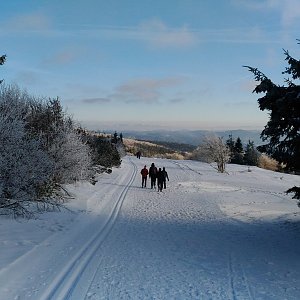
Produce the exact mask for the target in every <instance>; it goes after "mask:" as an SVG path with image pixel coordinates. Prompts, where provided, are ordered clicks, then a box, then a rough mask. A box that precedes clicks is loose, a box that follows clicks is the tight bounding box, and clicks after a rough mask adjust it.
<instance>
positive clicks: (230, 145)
mask: <svg viewBox="0 0 300 300" xmlns="http://www.w3.org/2000/svg"><path fill="white" fill-rule="evenodd" d="M226 145H227V147H228V149H229V150H230V155H231V156H232V155H233V153H234V140H233V138H232V134H230V135H229V138H228V140H227V141H226ZM230 161H231V159H230Z"/></svg>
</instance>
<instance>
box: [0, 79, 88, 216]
mask: <svg viewBox="0 0 300 300" xmlns="http://www.w3.org/2000/svg"><path fill="white" fill-rule="evenodd" d="M74 128H75V126H74V123H73V121H72V120H71V118H70V117H68V116H67V115H66V114H65V113H64V112H63V109H62V106H61V104H60V102H59V100H58V99H54V100H51V99H50V100H44V99H38V98H34V97H32V96H30V95H29V94H28V93H26V92H24V91H21V90H20V89H19V88H18V87H17V86H7V85H3V84H1V85H0V145H1V148H0V209H2V213H3V208H5V209H7V208H8V209H9V208H13V209H14V210H16V211H17V212H19V211H20V210H18V209H20V208H21V211H22V209H23V208H24V206H23V204H24V203H26V202H28V201H37V202H38V203H45V202H43V201H46V200H47V201H51V203H53V204H54V205H56V204H57V203H59V202H60V200H61V199H57V201H56V200H55V199H51V194H52V193H53V192H54V190H55V189H56V190H57V189H59V187H60V186H61V184H63V183H70V182H72V181H74V180H79V179H86V178H88V177H89V174H90V171H89V170H91V168H90V166H91V156H90V148H89V146H87V145H85V144H84V143H83V142H82V139H81V135H80V134H79V133H77V132H76V131H75V129H74ZM47 203H49V202H47ZM46 207H47V206H46ZM24 209H25V208H24ZM0 213H1V212H0Z"/></svg>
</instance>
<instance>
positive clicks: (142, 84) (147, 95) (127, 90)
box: [111, 77, 185, 103]
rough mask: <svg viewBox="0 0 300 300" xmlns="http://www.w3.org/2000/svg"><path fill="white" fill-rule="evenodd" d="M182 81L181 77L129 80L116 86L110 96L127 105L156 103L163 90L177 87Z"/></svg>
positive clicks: (183, 79)
mask: <svg viewBox="0 0 300 300" xmlns="http://www.w3.org/2000/svg"><path fill="white" fill-rule="evenodd" d="M184 81H185V78H183V77H168V78H162V79H136V80H130V81H128V82H126V83H124V84H122V85H120V86H118V87H117V88H116V90H115V92H114V93H113V94H112V95H111V96H112V97H113V98H114V99H116V100H121V101H124V102H127V103H132V102H137V103H158V102H160V100H161V97H162V94H163V89H167V88H170V87H175V86H178V85H180V84H182V83H184Z"/></svg>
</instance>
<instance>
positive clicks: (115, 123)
mask: <svg viewBox="0 0 300 300" xmlns="http://www.w3.org/2000/svg"><path fill="white" fill-rule="evenodd" d="M0 25H1V27H0V35H1V48H0V54H6V55H7V62H6V64H5V65H3V66H1V68H0V78H4V79H5V82H6V83H8V84H10V83H17V84H18V85H19V86H20V87H21V88H25V89H26V90H28V92H30V93H31V94H33V95H35V96H41V97H46V98H49V97H50V98H56V97H59V98H60V100H61V102H62V104H63V106H64V107H65V108H66V110H67V112H68V113H69V114H71V115H72V116H73V117H74V119H75V120H78V121H79V122H81V124H82V125H83V126H84V127H87V128H93V129H105V128H112V129H117V130H126V129H138V130H145V129H147V130H148V129H158V128H169V129H235V128H242V129H254V128H255V129H262V128H263V126H264V125H265V124H266V122H267V119H268V115H267V113H266V112H261V111H260V110H259V108H258V105H257V99H258V95H256V94H252V90H253V88H254V87H255V82H254V80H253V76H252V75H251V73H249V72H248V71H247V69H245V68H243V65H250V66H253V67H258V68H259V69H260V70H261V71H263V72H264V73H265V74H266V75H267V76H269V77H270V78H271V79H272V80H274V81H275V82H276V83H278V84H283V83H284V76H283V75H282V74H281V72H282V71H284V68H285V66H286V64H285V61H284V58H285V57H284V54H283V49H287V50H289V52H290V54H291V55H292V56H294V57H295V58H299V53H300V45H298V44H297V41H296V39H298V38H300V35H299V28H300V1H299V0H257V1H256V0H252V1H251V0H227V1H226V0H159V1H157V0H109V1H107V0H103V1H102V0H64V1H62V0H60V1H58V0H51V1H43V0H27V1H23V0H19V1H18V0H10V1H5V2H4V3H2V4H1V16H0Z"/></svg>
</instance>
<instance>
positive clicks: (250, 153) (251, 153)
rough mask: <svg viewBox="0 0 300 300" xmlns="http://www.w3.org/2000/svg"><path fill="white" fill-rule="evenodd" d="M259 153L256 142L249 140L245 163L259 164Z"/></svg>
mask: <svg viewBox="0 0 300 300" xmlns="http://www.w3.org/2000/svg"><path fill="white" fill-rule="evenodd" d="M259 155H260V154H259V152H258V151H257V150H256V148H255V146H254V142H253V141H250V140H249V141H248V144H247V145H246V150H245V154H244V163H245V164H246V165H248V166H257V165H258V159H259Z"/></svg>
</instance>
